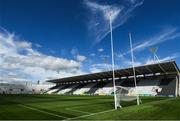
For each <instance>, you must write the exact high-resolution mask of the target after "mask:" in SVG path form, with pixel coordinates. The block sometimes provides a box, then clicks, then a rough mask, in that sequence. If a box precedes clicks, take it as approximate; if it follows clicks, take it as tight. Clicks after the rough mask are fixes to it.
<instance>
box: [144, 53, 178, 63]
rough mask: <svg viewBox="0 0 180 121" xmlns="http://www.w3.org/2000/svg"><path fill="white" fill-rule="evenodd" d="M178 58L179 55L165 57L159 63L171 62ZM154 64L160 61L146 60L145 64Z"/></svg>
mask: <svg viewBox="0 0 180 121" xmlns="http://www.w3.org/2000/svg"><path fill="white" fill-rule="evenodd" d="M178 57H179V55H178V54H173V55H172V56H167V57H164V58H160V59H159V61H160V62H165V61H170V60H173V59H176V58H178ZM153 63H158V60H154V59H152V58H148V59H147V60H146V62H145V64H153Z"/></svg>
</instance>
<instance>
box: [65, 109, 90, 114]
mask: <svg viewBox="0 0 180 121" xmlns="http://www.w3.org/2000/svg"><path fill="white" fill-rule="evenodd" d="M66 110H70V111H74V112H79V113H85V114H92V113H90V112H85V111H80V110H74V109H72V108H66Z"/></svg>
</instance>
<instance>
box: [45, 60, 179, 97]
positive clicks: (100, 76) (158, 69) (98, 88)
mask: <svg viewBox="0 0 180 121" xmlns="http://www.w3.org/2000/svg"><path fill="white" fill-rule="evenodd" d="M135 68H136V76H137V92H138V94H139V95H143V96H158V95H159V96H175V95H176V94H175V92H176V90H177V89H176V85H177V84H176V80H177V79H179V78H176V77H178V72H177V71H179V68H178V66H177V64H176V62H175V61H169V62H163V63H156V64H150V65H144V66H139V67H135ZM177 69H178V70H177ZM115 75H116V77H117V79H116V85H117V86H118V85H120V86H123V87H126V88H127V89H128V90H130V91H129V93H131V94H134V93H135V87H134V80H133V69H132V68H125V69H120V70H115ZM170 77H171V78H170ZM48 82H52V83H56V84H57V87H58V85H60V86H59V87H62V85H63V84H64V83H65V84H66V86H64V87H62V88H59V89H60V90H58V91H57V94H75V95H81V94H95V95H111V94H113V84H112V71H108V72H99V73H93V74H87V75H80V76H75V77H67V78H61V79H54V80H48ZM72 83H73V84H72ZM178 84H179V80H178ZM57 87H54V88H57ZM178 90H179V89H178ZM178 93H179V94H180V92H179V91H178Z"/></svg>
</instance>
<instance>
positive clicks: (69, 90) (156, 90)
mask: <svg viewBox="0 0 180 121" xmlns="http://www.w3.org/2000/svg"><path fill="white" fill-rule="evenodd" d="M164 81H166V82H164ZM174 83H175V80H174V79H166V80H164V79H162V80H157V79H156V80H155V79H154V80H145V79H144V80H137V88H136V89H137V92H138V94H140V95H144V96H146V95H151V96H156V95H172V94H174V93H175V90H174V87H175V85H174ZM116 86H123V87H127V88H128V90H131V91H130V92H129V93H131V94H135V93H136V90H135V87H134V81H133V79H132V80H123V81H120V80H117V81H116ZM47 93H48V94H51V93H56V94H71V95H84V94H90V95H92V94H95V95H111V94H113V83H112V81H99V82H94V83H84V84H83V83H79V84H72V85H60V86H56V87H55V88H52V89H51V90H49V91H48V92H47Z"/></svg>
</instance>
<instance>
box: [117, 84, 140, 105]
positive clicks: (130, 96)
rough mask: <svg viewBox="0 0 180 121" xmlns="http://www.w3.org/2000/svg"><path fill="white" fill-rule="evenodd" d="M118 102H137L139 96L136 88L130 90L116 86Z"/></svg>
mask: <svg viewBox="0 0 180 121" xmlns="http://www.w3.org/2000/svg"><path fill="white" fill-rule="evenodd" d="M115 88H116V97H117V102H119V101H125V102H129V101H135V100H137V94H136V90H135V88H128V87H123V86H115Z"/></svg>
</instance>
